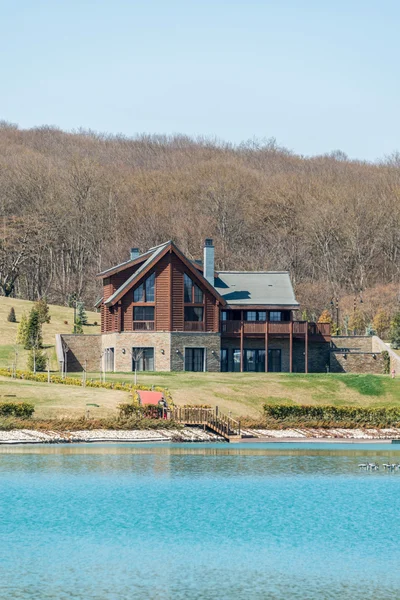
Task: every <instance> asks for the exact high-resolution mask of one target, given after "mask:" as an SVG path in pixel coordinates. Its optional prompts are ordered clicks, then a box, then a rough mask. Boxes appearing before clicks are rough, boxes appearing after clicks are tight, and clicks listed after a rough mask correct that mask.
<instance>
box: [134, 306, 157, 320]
mask: <svg viewBox="0 0 400 600" xmlns="http://www.w3.org/2000/svg"><path fill="white" fill-rule="evenodd" d="M133 318H134V320H135V321H154V306H135V307H134V309H133Z"/></svg>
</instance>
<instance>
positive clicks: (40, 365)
mask: <svg viewBox="0 0 400 600" xmlns="http://www.w3.org/2000/svg"><path fill="white" fill-rule="evenodd" d="M46 367H47V356H46V354H44V353H43V351H42V350H40V349H38V348H31V349H30V351H29V354H28V369H29V371H33V372H43V371H45V370H46Z"/></svg>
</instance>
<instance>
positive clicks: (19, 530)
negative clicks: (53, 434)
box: [0, 444, 400, 600]
mask: <svg viewBox="0 0 400 600" xmlns="http://www.w3.org/2000/svg"><path fill="white" fill-rule="evenodd" d="M397 448H398V449H397V450H396V446H391V445H376V444H374V445H365V444H362V445H354V444H351V445H346V444H343V445H342V444H340V445H338V444H335V445H329V444H313V445H304V444H297V445H296V444H240V445H227V444H218V445H210V444H207V445H203V444H196V445H189V444H185V445H179V444H176V445H168V446H166V445H162V446H161V445H158V446H157V445H142V444H140V445H138V444H135V445H133V444H132V445H101V446H98V445H62V446H29V447H27V446H20V447H2V448H0V481H1V500H0V542H1V546H0V548H1V549H0V597H1V598H7V599H12V600H26V599H28V598H29V599H30V600H31V599H38V600H39V599H40V600H49V599H51V600H55V599H57V600H58V599H60V600H70V599H72V598H73V599H76V598H82V599H89V600H92V599H96V600H115V599H121V600H122V599H124V600H125V599H127V600H128V599H129V600H130V599H136V598H140V599H142V598H143V599H147V598H149V599H157V600H159V599H160V600H167V599H168V600H169V599H171V600H172V599H174V600H184V599H185V600H190V599H196V600H197V599H198V600H214V599H217V598H218V599H220V598H229V599H234V600H236V599H239V598H240V599H242V598H243V599H244V598H250V599H252V598H254V599H260V600H261V599H272V600H277V599H282V600H283V599H285V600H286V599H294V600H296V599H302V600H304V599H307V600H314V599H315V600H317V599H318V600H325V599H331V598H332V599H333V598H334V599H338V598H340V599H352V600H361V599H362V600H365V599H371V600H372V599H374V600H381V599H385V600H386V599H388V598H393V599H396V598H400V544H399V540H400V519H399V509H400V472H393V473H386V472H383V471H379V472H360V471H359V469H358V467H357V465H358V463H359V462H363V461H365V460H368V461H376V462H378V463H383V462H386V461H389V462H400V446H397Z"/></svg>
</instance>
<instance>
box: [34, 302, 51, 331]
mask: <svg viewBox="0 0 400 600" xmlns="http://www.w3.org/2000/svg"><path fill="white" fill-rule="evenodd" d="M34 308H35V310H37V311H38V313H39V321H40V323H41V325H43V324H44V323H50V319H51V317H50V312H49V311H50V309H49V305H48V304H47V300H46V298H40V299H39V300H37V302H35V304H34Z"/></svg>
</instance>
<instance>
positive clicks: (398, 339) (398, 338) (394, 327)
mask: <svg viewBox="0 0 400 600" xmlns="http://www.w3.org/2000/svg"><path fill="white" fill-rule="evenodd" d="M390 344H391V346H392V348H395V349H396V350H397V349H398V348H400V313H396V314H395V316H394V317H393V320H392V322H391V324H390Z"/></svg>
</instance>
